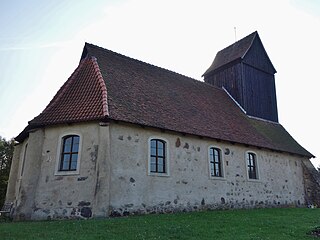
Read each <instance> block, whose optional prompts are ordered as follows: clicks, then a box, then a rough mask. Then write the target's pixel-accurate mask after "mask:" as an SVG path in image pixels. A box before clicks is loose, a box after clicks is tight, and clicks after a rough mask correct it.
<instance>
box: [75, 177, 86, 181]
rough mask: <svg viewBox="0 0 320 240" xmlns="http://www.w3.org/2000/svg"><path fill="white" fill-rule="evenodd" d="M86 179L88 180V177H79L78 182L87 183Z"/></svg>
mask: <svg viewBox="0 0 320 240" xmlns="http://www.w3.org/2000/svg"><path fill="white" fill-rule="evenodd" d="M86 179H88V177H78V179H77V180H78V181H85V180H86Z"/></svg>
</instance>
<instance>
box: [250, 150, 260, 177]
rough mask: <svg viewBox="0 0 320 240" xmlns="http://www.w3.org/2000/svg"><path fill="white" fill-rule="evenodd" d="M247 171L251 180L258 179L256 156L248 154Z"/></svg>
mask: <svg viewBox="0 0 320 240" xmlns="http://www.w3.org/2000/svg"><path fill="white" fill-rule="evenodd" d="M247 169H248V177H249V179H258V168H257V158H256V154H254V153H252V152H247Z"/></svg>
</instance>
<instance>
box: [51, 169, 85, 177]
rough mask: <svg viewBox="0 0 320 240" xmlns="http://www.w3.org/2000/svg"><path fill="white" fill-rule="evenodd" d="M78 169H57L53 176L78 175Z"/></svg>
mask: <svg viewBox="0 0 320 240" xmlns="http://www.w3.org/2000/svg"><path fill="white" fill-rule="evenodd" d="M79 174H80V173H79V170H77V171H58V172H55V173H54V175H55V176H72V175H79Z"/></svg>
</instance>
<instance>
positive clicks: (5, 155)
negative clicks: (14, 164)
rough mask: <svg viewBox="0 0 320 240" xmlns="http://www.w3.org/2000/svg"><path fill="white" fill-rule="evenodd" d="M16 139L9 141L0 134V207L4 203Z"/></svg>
mask: <svg viewBox="0 0 320 240" xmlns="http://www.w3.org/2000/svg"><path fill="white" fill-rule="evenodd" d="M13 149H14V140H13V139H12V140H9V141H7V140H6V139H4V138H2V137H1V136H0V207H1V206H2V205H3V203H4V201H5V197H6V192H7V185H8V179H9V173H10V167H11V161H12V157H13Z"/></svg>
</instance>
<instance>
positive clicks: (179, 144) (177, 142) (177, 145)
mask: <svg viewBox="0 0 320 240" xmlns="http://www.w3.org/2000/svg"><path fill="white" fill-rule="evenodd" d="M180 146H181V141H180V138H177V140H176V147H180Z"/></svg>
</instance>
